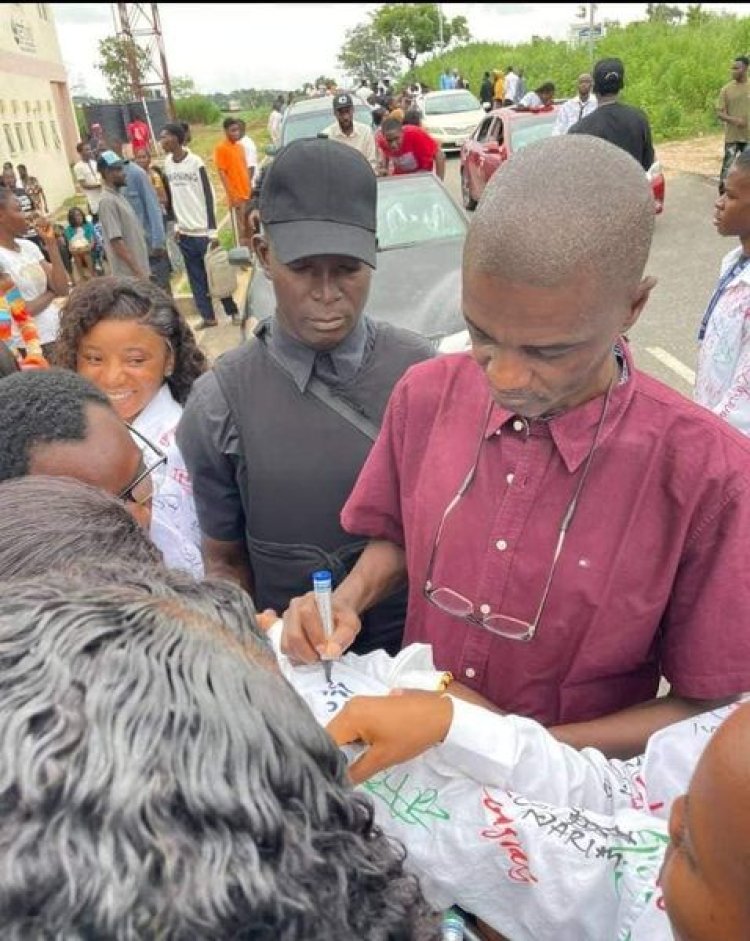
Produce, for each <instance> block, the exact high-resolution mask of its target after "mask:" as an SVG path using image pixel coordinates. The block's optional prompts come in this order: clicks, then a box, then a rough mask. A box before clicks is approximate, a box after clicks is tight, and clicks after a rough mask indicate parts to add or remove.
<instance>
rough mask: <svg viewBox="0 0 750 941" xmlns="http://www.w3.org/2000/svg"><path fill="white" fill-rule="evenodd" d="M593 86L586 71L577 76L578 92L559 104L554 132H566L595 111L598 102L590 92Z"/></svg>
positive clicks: (592, 80) (591, 79)
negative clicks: (573, 96)
mask: <svg viewBox="0 0 750 941" xmlns="http://www.w3.org/2000/svg"><path fill="white" fill-rule="evenodd" d="M593 87H594V79H593V78H592V77H591V75H589V73H588V72H583V73H582V74H581V75H579V76H578V94H577V95H576V97H575V98H570V99H568V101H566V102H565V103H564V104H562V105H561V106H560V110H559V111H558V112H557V118H556V119H555V129H554V131H553V133H554V134H567V133H568V128H571V127H573V125H574V124H577V123H578V122H579V121H582V120H583V119H584V118H586V117H588V116H589V115H590V114H593V113H594V111H596V108H597V105H598V102H597V99H596V96H595V95H592V94H591V89H592V88H593Z"/></svg>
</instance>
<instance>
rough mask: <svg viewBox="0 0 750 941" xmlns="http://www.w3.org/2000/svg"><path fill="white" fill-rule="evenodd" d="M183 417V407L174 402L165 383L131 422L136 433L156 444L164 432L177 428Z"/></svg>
mask: <svg viewBox="0 0 750 941" xmlns="http://www.w3.org/2000/svg"><path fill="white" fill-rule="evenodd" d="M181 415H182V406H181V405H180V404H179V402H176V401H175V400H174V398H173V396H172V392H171V390H170V388H169V386H168V385H167V383H166V382H165V383H163V384H162V386H161V388H160V389H159V391H158V392H157V393H156V395H155V396H154V397H153V399H151V401H150V402H149V403H148V405H147V406H146V407H145V408H144V409H143V411H142V412H141V414H140V415H139V416H138V417H137V418H136V419H134V420H133V421H132V422H131V425H132V426H133V427H134V428H135V429H136V431H140V433H141V434H142V435H144V436H145V437H146V438H148V439H149V440H151V441H154V443H156V442H158V440H159V438H160V437H161V436H162V435H163V434H164V432H168V431H172V430H173V429H174V428H175V426H176V425H177V422H178V421H179V420H180V416H181Z"/></svg>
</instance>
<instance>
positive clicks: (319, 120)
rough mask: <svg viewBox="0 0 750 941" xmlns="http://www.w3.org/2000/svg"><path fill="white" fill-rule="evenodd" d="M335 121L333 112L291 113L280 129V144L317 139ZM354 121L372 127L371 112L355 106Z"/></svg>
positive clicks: (363, 107)
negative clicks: (304, 138) (308, 138)
mask: <svg viewBox="0 0 750 941" xmlns="http://www.w3.org/2000/svg"><path fill="white" fill-rule="evenodd" d="M335 120H336V118H335V117H334V114H333V110H330V111H329V110H328V109H327V108H326V109H325V110H323V109H321V110H320V111H307V112H304V111H302V112H300V113H299V114H295V113H294V112H293V111H291V112H290V113H289V114H288V115H287V116H286V117H285V118H284V123H283V125H282V128H281V144H282V146H283V145H285V144H290V143H291V142H292V141H293V140H300V139H301V138H303V137H317V135H318V134H320V133H321V132H322V131H324V130H325V129H326V128H327V127H328V126H329V125H330V124H333V122H334V121H335ZM354 120H355V121H359V123H360V124H366V125H367V126H368V127H372V112H371V111H370V109H369V108H368V107H367V105H362V106H360V105H355V107H354Z"/></svg>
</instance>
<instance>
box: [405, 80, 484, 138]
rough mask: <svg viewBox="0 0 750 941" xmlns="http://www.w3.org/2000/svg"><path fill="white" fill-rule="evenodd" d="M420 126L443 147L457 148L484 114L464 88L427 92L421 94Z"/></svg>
mask: <svg viewBox="0 0 750 941" xmlns="http://www.w3.org/2000/svg"><path fill="white" fill-rule="evenodd" d="M421 108H422V114H423V118H422V127H423V128H424V129H425V130H426V131H427V132H428V134H431V135H432V136H433V137H434V138H435V140H436V141H437V142H438V143H439V144H440V146H441V147H442V148H443V150H460V149H461V146H462V145H463V143H464V141H466V140H468V138H469V137H471V135H472V134H473V133H474V129H475V128H476V126H477V124H479V122H480V121H482V120H484V118H486V117H487V113H486V111H485V110H484V108H482V106H481V105H480V104H479V99H478V98H477V97H476V96H475V95H472V93H471V92H470V91H467V90H466V89H465V88H453V89H446V90H445V91H430V92H427V94H426V95H423V97H422V104H421Z"/></svg>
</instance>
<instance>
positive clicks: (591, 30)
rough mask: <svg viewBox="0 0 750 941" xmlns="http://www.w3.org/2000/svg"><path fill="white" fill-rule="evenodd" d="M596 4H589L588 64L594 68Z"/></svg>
mask: <svg viewBox="0 0 750 941" xmlns="http://www.w3.org/2000/svg"><path fill="white" fill-rule="evenodd" d="M596 6H597V5H596V4H595V3H590V4H589V66H590V67H591V70H592V71H593V69H594V15H595V14H596Z"/></svg>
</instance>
